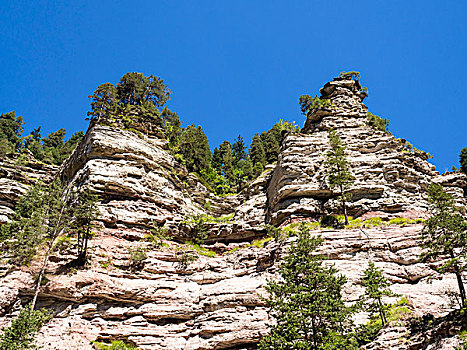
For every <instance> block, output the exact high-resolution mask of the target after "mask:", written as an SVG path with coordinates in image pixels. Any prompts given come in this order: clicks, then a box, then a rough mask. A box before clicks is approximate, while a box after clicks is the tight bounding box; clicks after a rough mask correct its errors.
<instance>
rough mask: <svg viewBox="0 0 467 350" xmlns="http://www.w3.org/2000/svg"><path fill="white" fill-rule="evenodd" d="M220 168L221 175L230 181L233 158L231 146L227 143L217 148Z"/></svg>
mask: <svg viewBox="0 0 467 350" xmlns="http://www.w3.org/2000/svg"><path fill="white" fill-rule="evenodd" d="M219 154H220V156H221V161H222V166H221V173H222V174H223V175H224V176H225V177H226V178H227V179H229V180H230V179H232V177H233V170H234V158H233V155H232V145H231V144H230V142H229V141H224V142H222V143H221V144H220V146H219Z"/></svg>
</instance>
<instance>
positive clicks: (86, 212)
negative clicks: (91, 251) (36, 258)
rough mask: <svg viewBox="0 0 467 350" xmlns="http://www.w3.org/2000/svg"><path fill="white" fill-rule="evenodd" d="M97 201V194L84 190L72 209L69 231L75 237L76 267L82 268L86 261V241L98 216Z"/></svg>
mask: <svg viewBox="0 0 467 350" xmlns="http://www.w3.org/2000/svg"><path fill="white" fill-rule="evenodd" d="M98 201H99V196H98V195H97V194H95V193H94V192H92V191H91V190H90V189H85V190H83V191H82V192H81V193H80V194H79V196H78V198H77V200H76V203H75V206H74V208H73V221H72V223H71V230H72V232H74V233H75V234H76V236H77V237H76V238H77V246H78V255H77V259H76V263H77V266H83V265H85V264H86V261H87V251H88V241H89V239H90V237H91V230H92V228H93V225H92V223H93V221H94V220H96V218H97V216H98V214H99V208H98V207H97V202H98Z"/></svg>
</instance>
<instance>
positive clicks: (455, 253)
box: [422, 184, 467, 308]
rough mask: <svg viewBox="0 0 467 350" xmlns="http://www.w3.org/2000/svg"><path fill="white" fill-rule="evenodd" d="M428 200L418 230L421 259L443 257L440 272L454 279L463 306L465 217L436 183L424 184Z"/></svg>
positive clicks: (466, 256)
mask: <svg viewBox="0 0 467 350" xmlns="http://www.w3.org/2000/svg"><path fill="white" fill-rule="evenodd" d="M428 200H429V202H430V204H431V213H432V216H431V217H430V218H429V219H428V220H426V221H425V227H424V229H423V231H422V238H423V247H424V248H425V249H426V251H425V253H424V254H423V255H422V259H423V260H427V259H434V258H439V257H442V258H447V261H446V262H445V263H444V264H443V266H442V267H441V268H440V271H441V272H444V273H445V272H448V271H452V272H453V273H454V274H455V276H456V279H457V284H458V288H459V296H460V299H461V300H460V305H461V307H462V308H464V307H466V291H465V286H464V284H463V280H462V274H463V272H464V271H465V270H466V269H467V266H466V259H467V221H466V219H465V218H464V217H463V216H462V214H461V213H460V211H459V209H458V208H456V206H455V201H454V198H453V196H452V195H451V194H450V193H447V192H445V191H444V190H443V187H442V186H441V185H438V184H431V185H430V186H429V187H428Z"/></svg>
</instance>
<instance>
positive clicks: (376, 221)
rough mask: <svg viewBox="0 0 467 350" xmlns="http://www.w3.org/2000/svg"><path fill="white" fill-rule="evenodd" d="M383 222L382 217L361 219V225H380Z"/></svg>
mask: <svg viewBox="0 0 467 350" xmlns="http://www.w3.org/2000/svg"><path fill="white" fill-rule="evenodd" d="M382 224H383V219H381V218H377V217H374V218H369V219H367V220H365V221H363V227H375V226H381V225H382Z"/></svg>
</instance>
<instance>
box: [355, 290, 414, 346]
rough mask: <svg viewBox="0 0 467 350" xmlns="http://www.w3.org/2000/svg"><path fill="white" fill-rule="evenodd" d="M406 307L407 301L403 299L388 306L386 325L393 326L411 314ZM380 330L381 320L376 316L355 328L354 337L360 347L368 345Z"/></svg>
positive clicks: (381, 326)
mask: <svg viewBox="0 0 467 350" xmlns="http://www.w3.org/2000/svg"><path fill="white" fill-rule="evenodd" d="M407 305H408V301H407V298H405V297H402V298H401V299H400V300H399V301H398V302H397V303H396V304H389V305H388V308H387V321H388V323H389V324H391V323H392V324H394V323H396V322H398V321H400V320H402V319H404V318H405V317H407V316H408V315H409V314H411V313H412V311H411V310H410V309H409V308H408V307H407ZM381 328H383V324H382V321H381V318H380V317H379V315H376V316H375V317H373V318H371V319H370V321H369V322H368V323H366V324H364V325H361V326H359V327H358V328H357V330H356V332H355V335H356V337H357V340H358V343H359V344H360V345H364V344H367V343H370V342H371V341H373V340H374V339H375V338H376V336H377V335H378V332H379V331H380V330H381Z"/></svg>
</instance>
